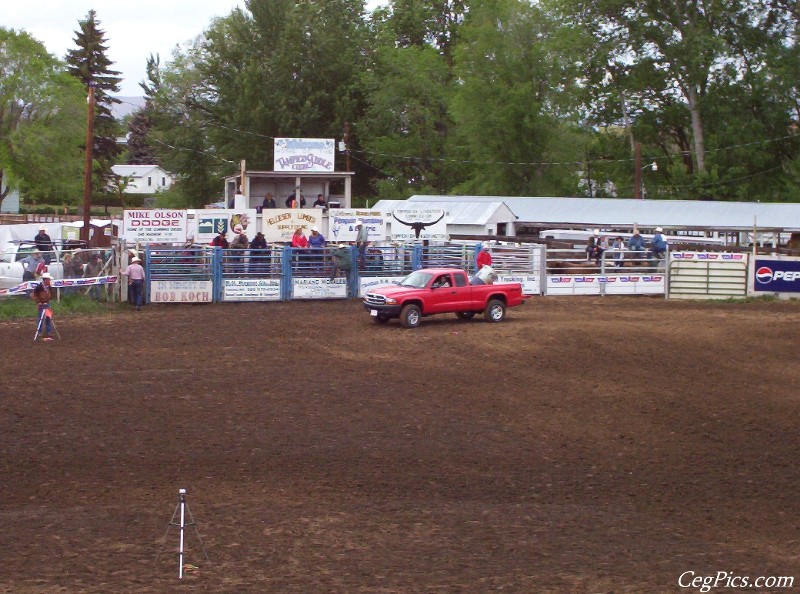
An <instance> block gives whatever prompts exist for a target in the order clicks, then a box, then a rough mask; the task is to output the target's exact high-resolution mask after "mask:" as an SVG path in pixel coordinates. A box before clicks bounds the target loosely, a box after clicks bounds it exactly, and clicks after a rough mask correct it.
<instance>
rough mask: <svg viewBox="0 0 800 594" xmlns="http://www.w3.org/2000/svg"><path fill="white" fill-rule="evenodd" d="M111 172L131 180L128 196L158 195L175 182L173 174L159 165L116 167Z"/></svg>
mask: <svg viewBox="0 0 800 594" xmlns="http://www.w3.org/2000/svg"><path fill="white" fill-rule="evenodd" d="M111 170H112V171H113V172H114V173H115V174H116V175H118V176H120V177H127V178H130V180H131V182H130V184H129V185H128V187H127V188H125V193H126V194H157V193H158V192H163V191H165V190H168V189H169V188H170V187H171V186H172V184H173V183H174V182H175V179H174V178H173V176H172V174H171V173H168V172H167V171H164V170H163V169H162V168H161V167H159V166H158V165H114V166H113V167H112V168H111Z"/></svg>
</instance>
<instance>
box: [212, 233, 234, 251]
mask: <svg viewBox="0 0 800 594" xmlns="http://www.w3.org/2000/svg"><path fill="white" fill-rule="evenodd" d="M227 235H228V234H227V233H226V232H225V231H220V232H219V235H217V236H216V237H215V238H214V239H212V240H211V245H213V246H214V247H221V248H222V249H223V250H227V249H228V248H229V247H230V244H229V243H228V237H227Z"/></svg>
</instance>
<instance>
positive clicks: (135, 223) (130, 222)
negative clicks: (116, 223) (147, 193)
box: [122, 208, 187, 244]
mask: <svg viewBox="0 0 800 594" xmlns="http://www.w3.org/2000/svg"><path fill="white" fill-rule="evenodd" d="M186 228H187V216H186V211H185V210H172V209H168V208H159V209H147V210H144V209H142V210H126V211H125V212H124V213H123V215H122V236H123V237H124V238H125V241H126V242H127V243H128V244H134V243H183V242H184V241H186Z"/></svg>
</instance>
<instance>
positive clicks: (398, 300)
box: [364, 268, 524, 328]
mask: <svg viewBox="0 0 800 594" xmlns="http://www.w3.org/2000/svg"><path fill="white" fill-rule="evenodd" d="M522 303H524V301H523V298H522V285H520V284H519V283H503V284H497V285H471V284H470V281H469V277H468V276H467V273H466V272H464V271H463V270H457V269H452V268H422V269H420V270H416V271H414V272H412V273H411V274H409V275H408V276H407V277H405V278H404V279H403V280H402V281H400V282H399V283H398V284H395V285H385V286H381V287H375V288H374V289H371V290H370V291H369V292H368V293H367V294H366V295H364V308H365V309H366V310H367V311H368V312H369V313H370V315H371V316H372V319H373V320H374V321H375V322H376V323H379V324H385V323H386V322H388V321H389V320H391V319H392V318H400V323H401V324H402V325H403V326H404V327H405V328H416V327H417V326H419V323H420V321H421V320H422V318H423V317H425V316H430V315H434V314H441V313H454V314H456V316H458V317H459V318H461V319H465V320H468V319H470V318H472V317H473V316H474V315H475V314H476V313H483V315H484V318H485V319H486V321H487V322H501V321H503V320H504V319H505V317H506V308H508V307H515V306H517V305H521V304H522Z"/></svg>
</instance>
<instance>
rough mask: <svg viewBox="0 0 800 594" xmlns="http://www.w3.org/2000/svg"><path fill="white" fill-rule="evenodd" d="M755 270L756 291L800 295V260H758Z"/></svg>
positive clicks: (754, 287) (754, 285)
mask: <svg viewBox="0 0 800 594" xmlns="http://www.w3.org/2000/svg"><path fill="white" fill-rule="evenodd" d="M753 270H754V271H755V273H754V274H755V277H754V278H753V290H754V291H769V292H771V293H800V259H796V260H772V259H757V260H756V263H755V266H754V267H753Z"/></svg>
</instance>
